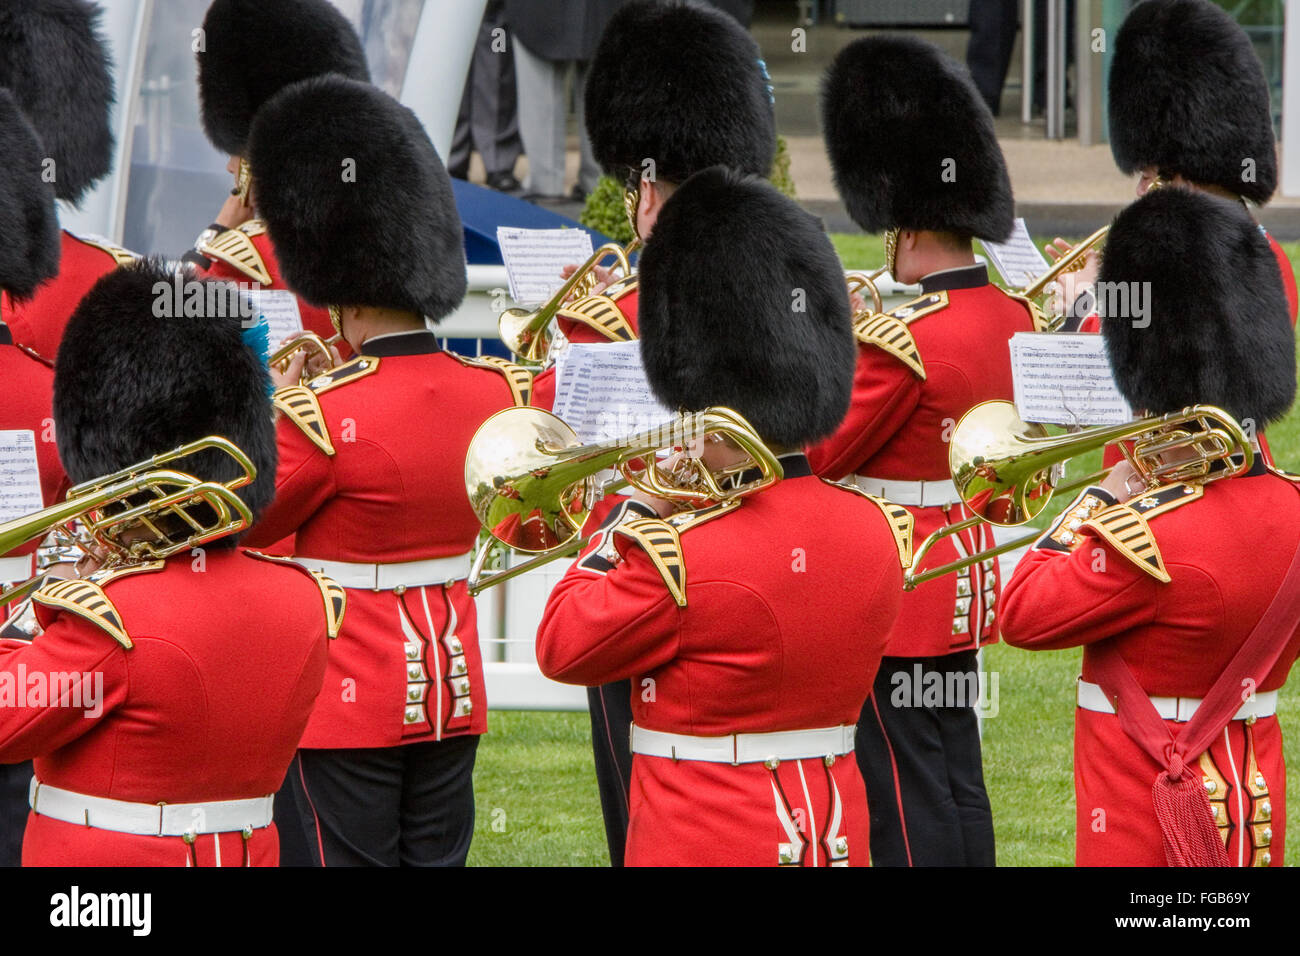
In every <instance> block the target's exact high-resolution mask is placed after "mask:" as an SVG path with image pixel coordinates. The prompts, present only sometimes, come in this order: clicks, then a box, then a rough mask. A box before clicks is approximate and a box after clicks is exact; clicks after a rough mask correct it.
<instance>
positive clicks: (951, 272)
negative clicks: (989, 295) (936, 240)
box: [921, 262, 989, 295]
mask: <svg viewBox="0 0 1300 956" xmlns="http://www.w3.org/2000/svg"><path fill="white" fill-rule="evenodd" d="M988 284H989V270H988V266H986V265H984V264H982V263H979V262H977V263H975V264H974V265H973V266H962V267H961V268H958V269H944V270H943V271H942V272H931V273H930V274H929V275H928V276H926V277H925V278H924V279H922V280H921V294H922V295H929V294H930V293H931V292H942V291H944V290H945V289H978V288H980V286H986V285H988Z"/></svg>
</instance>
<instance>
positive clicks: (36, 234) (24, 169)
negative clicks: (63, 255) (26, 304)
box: [0, 89, 60, 299]
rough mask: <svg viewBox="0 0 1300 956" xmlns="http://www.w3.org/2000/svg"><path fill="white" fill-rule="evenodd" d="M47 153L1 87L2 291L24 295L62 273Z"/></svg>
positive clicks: (0, 193)
mask: <svg viewBox="0 0 1300 956" xmlns="http://www.w3.org/2000/svg"><path fill="white" fill-rule="evenodd" d="M44 156H45V153H44V150H42V149H41V144H40V141H39V140H38V139H37V136H36V131H35V130H33V129H32V128H31V126H30V125H29V124H28V122H27V119H26V117H24V116H23V112H22V110H20V109H19V108H18V104H17V103H15V102H14V99H13V97H12V96H11V95H10V94H9V91H8V90H3V89H0V236H5V237H6V239H7V241H6V242H3V243H0V289H4V291H6V292H8V293H9V294H10V295H11V296H13V297H14V298H15V299H25V298H27V297H28V296H30V295H31V294H32V293H33V292H35V291H36V287H37V286H38V285H40V284H41V283H42V282H44V281H45V280H46V279H48V278H50V277H51V276H54V275H57V274H58V271H59V251H60V248H59V247H60V243H59V217H58V214H57V213H56V212H55V211H54V192H53V191H52V190H51V189H50V187H49V186H48V185H47V184H46V183H45V182H43V181H42V180H41V169H42V166H41V163H42V160H43V159H44Z"/></svg>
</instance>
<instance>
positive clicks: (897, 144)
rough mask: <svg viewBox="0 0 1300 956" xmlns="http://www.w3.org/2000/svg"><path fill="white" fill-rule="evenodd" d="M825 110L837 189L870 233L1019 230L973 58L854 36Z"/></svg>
mask: <svg viewBox="0 0 1300 956" xmlns="http://www.w3.org/2000/svg"><path fill="white" fill-rule="evenodd" d="M821 110H822V131H823V133H824V135H825V137H826V151H827V153H828V154H829V156H830V161H831V167H832V169H833V171H834V174H835V186H836V189H838V190H839V194H840V198H842V199H843V200H844V205H845V207H846V208H847V209H848V212H849V215H850V216H852V217H853V220H854V221H855V222H856V223H857V224H858V225H859V226H861V227H862V228H863V229H865V230H866V231H867V232H883V231H884V230H886V229H893V228H903V229H923V230H927V231H934V232H951V233H956V234H957V235H960V236H967V237H979V238H981V239H994V240H998V241H1001V240H1004V239H1006V238H1007V237H1008V236H1009V235H1011V230H1012V229H1013V228H1014V225H1015V201H1014V199H1013V198H1012V195H1011V181H1010V179H1009V178H1008V177H1007V167H1006V162H1005V161H1004V160H1003V157H1002V149H1001V147H999V146H998V141H997V137H996V136H994V135H993V115H992V114H991V113H990V112H989V108H988V105H987V104H986V103H985V102H984V99H983V97H981V96H980V95H979V92H978V91H977V90H976V89H975V84H974V83H973V82H972V81H971V78H970V74H969V73H967V71H966V69H965V67H963V66H960V65H959V64H958V63H957V62H956V61H954V60H953V59H952V58H951V57H949V56H947V55H946V54H944V53H943V52H942V51H940V50H939V49H938V48H937V47H935V46H934V45H932V44H930V43H927V42H926V41H924V40H920V39H917V38H916V37H911V36H900V35H881V36H870V37H864V38H862V39H861V40H855V41H854V42H853V43H850V44H849V45H848V46H846V47H845V48H844V49H843V50H842V51H840V53H839V55H838V56H836V58H835V60H834V61H833V62H832V63H831V65H830V69H829V70H827V72H826V76H825V78H824V80H823V82H822V97H821Z"/></svg>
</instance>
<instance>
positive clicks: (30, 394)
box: [0, 323, 68, 557]
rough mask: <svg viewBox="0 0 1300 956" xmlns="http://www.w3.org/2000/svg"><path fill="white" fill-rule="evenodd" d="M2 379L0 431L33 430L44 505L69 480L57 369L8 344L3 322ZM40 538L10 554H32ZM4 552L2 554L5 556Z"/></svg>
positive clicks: (58, 494)
mask: <svg viewBox="0 0 1300 956" xmlns="http://www.w3.org/2000/svg"><path fill="white" fill-rule="evenodd" d="M0 381H3V382H4V383H5V399H4V401H3V402H2V403H0V431H12V430H30V431H31V432H33V433H34V436H35V438H36V467H37V468H38V469H39V470H40V473H41V499H42V502H43V503H44V504H45V505H47V506H48V505H52V504H54V503H55V502H56V501H58V500H59V498H60V497H61V495H62V493H63V491H64V490H65V489H66V488H67V483H68V479H67V476H66V475H64V473H63V465H62V463H61V462H60V461H59V450H58V447H57V445H56V444H55V441H54V412H53V410H52V407H51V402H52V400H53V394H54V372H52V371H51V370H50V369H49V368H48V367H47V366H46V365H44V364H43V363H42V362H40V361H38V360H37V359H36V358H34V357H33V356H32V355H31V354H29V353H28V352H25V351H23V350H22V349H20V348H18V347H17V346H15V345H11V344H9V330H8V329H7V328H5V326H4V323H0ZM39 543H40V542H39V541H33V542H31V543H30V544H26V545H23V546H22V547H20V548H15V549H14V550H13V551H12V552H8V553H10V554H31V553H32V552H33V551H35V550H36V547H37V545H38V544H39ZM2 556H3V555H0V557H2Z"/></svg>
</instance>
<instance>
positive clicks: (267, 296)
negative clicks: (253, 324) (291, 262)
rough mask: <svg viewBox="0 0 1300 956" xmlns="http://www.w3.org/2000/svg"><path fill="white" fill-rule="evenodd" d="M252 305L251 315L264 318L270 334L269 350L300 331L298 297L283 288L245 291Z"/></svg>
mask: <svg viewBox="0 0 1300 956" xmlns="http://www.w3.org/2000/svg"><path fill="white" fill-rule="evenodd" d="M245 294H246V295H247V296H248V300H249V302H250V303H252V306H253V317H254V318H257V317H258V316H261V317H263V318H265V319H266V325H267V328H268V329H269V332H270V334H269V335H268V339H269V340H270V343H271V351H272V352H274V351H275V350H276V349H278V348H279V347H280V345H281V343H283V342H284V340H285V339H287V338H289V336H291V335H297V334H298V333H299V332H301V331H302V314H301V313H300V312H299V311H298V298H297V296H295V295H294V294H293V293H292V292H289V291H287V290H285V289H259V290H258V291H256V292H248V293H245Z"/></svg>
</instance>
